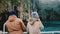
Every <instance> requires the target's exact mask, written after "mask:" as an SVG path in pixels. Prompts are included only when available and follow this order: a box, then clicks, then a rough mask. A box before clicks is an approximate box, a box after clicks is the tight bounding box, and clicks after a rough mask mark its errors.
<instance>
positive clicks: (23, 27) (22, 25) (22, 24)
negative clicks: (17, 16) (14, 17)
mask: <svg viewBox="0 0 60 34" xmlns="http://www.w3.org/2000/svg"><path fill="white" fill-rule="evenodd" d="M20 21H21V22H20V23H21V27H22V29H23V30H25V29H26V26H25V25H24V23H23V21H22V20H20Z"/></svg>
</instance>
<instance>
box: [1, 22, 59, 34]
mask: <svg viewBox="0 0 60 34" xmlns="http://www.w3.org/2000/svg"><path fill="white" fill-rule="evenodd" d="M5 25H6V23H4V25H3V31H2V32H1V34H8V32H5ZM41 33H47V34H48V33H51V34H54V33H59V34H60V31H44V32H41ZM24 34H27V32H24Z"/></svg>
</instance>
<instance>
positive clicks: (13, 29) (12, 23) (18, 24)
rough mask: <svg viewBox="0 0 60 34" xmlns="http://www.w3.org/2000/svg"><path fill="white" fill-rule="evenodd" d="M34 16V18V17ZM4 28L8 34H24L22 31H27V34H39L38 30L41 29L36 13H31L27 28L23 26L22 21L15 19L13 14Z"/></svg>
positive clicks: (41, 25)
mask: <svg viewBox="0 0 60 34" xmlns="http://www.w3.org/2000/svg"><path fill="white" fill-rule="evenodd" d="M34 15H35V16H34ZM6 27H7V29H8V31H9V34H24V33H23V30H25V29H26V30H27V32H29V34H41V33H40V28H43V24H42V23H41V21H40V19H39V16H38V14H37V13H36V12H33V13H32V18H30V19H29V20H28V24H27V28H26V26H25V25H24V23H23V21H22V20H21V19H19V18H17V17H16V16H15V15H14V14H11V15H10V16H9V18H8V20H7V21H6Z"/></svg>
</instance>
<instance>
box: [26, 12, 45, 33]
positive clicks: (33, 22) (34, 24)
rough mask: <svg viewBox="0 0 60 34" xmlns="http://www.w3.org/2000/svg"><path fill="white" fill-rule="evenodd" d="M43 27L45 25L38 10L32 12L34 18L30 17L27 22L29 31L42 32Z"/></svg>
mask: <svg viewBox="0 0 60 34" xmlns="http://www.w3.org/2000/svg"><path fill="white" fill-rule="evenodd" d="M41 28H44V26H43V24H42V22H41V21H40V19H39V16H38V14H37V12H32V18H30V19H29V21H28V24H27V31H28V32H29V34H41V31H40V29H41Z"/></svg>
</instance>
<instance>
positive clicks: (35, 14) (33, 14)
mask: <svg viewBox="0 0 60 34" xmlns="http://www.w3.org/2000/svg"><path fill="white" fill-rule="evenodd" d="M31 15H32V17H33V18H39V15H38V13H37V12H32V13H31Z"/></svg>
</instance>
